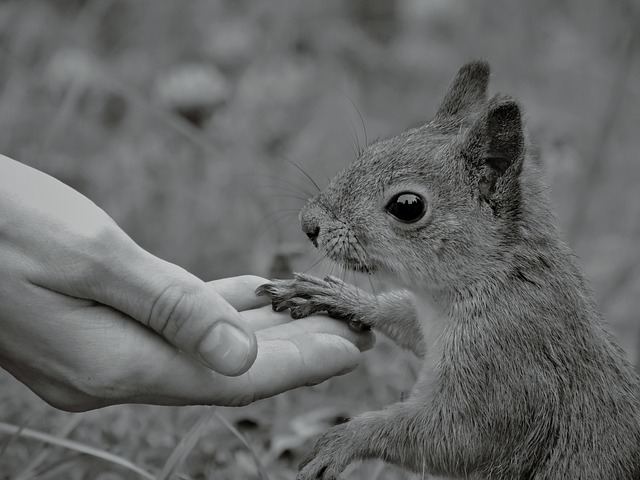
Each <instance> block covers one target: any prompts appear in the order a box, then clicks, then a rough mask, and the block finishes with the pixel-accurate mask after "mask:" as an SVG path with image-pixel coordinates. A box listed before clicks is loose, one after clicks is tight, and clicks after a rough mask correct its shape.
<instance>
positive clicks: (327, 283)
mask: <svg viewBox="0 0 640 480" xmlns="http://www.w3.org/2000/svg"><path fill="white" fill-rule="evenodd" d="M294 276H295V278H294V279H293V280H273V281H272V282H271V283H267V284H264V285H261V286H259V287H258V288H257V289H256V294H257V295H268V296H269V297H271V302H272V305H273V309H274V310H276V311H278V312H282V311H284V310H286V309H290V310H291V318H295V319H298V318H304V317H308V316H309V315H313V314H314V313H316V312H327V313H328V314H329V316H330V317H333V318H337V319H339V320H345V321H346V322H348V324H349V328H350V329H352V330H355V331H364V330H370V329H371V327H370V326H369V325H367V324H365V323H363V318H362V314H361V310H362V308H361V306H362V305H364V304H366V302H367V301H369V299H368V297H370V296H371V294H369V293H366V292H363V291H361V290H359V289H358V288H357V287H354V286H353V285H350V284H348V283H345V282H343V281H342V280H340V279H339V278H336V277H332V276H328V277H325V278H324V280H323V279H320V278H317V277H314V276H311V275H306V274H302V273H296V274H294Z"/></svg>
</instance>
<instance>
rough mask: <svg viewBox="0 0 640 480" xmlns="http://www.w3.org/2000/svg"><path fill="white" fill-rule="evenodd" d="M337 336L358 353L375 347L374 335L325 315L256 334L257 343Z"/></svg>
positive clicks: (314, 316)
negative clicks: (301, 336)
mask: <svg viewBox="0 0 640 480" xmlns="http://www.w3.org/2000/svg"><path fill="white" fill-rule="evenodd" d="M316 333H318V334H328V335H338V336H340V337H342V338H344V339H345V340H348V341H350V342H351V343H353V344H354V345H356V346H357V347H358V349H359V350H360V351H366V350H370V349H371V348H373V346H374V345H375V341H376V337H375V333H373V332H372V331H370V330H367V331H364V332H354V331H353V330H351V329H350V328H349V326H348V325H347V323H346V322H344V321H341V320H336V319H333V318H330V317H328V316H326V315H312V316H310V317H306V318H302V319H300V320H294V321H291V322H287V323H283V324H280V325H275V326H272V327H269V328H266V329H263V330H260V331H259V332H257V335H258V339H259V341H269V340H277V339H288V338H294V337H298V336H300V335H306V334H316Z"/></svg>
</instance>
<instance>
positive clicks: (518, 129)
mask: <svg viewBox="0 0 640 480" xmlns="http://www.w3.org/2000/svg"><path fill="white" fill-rule="evenodd" d="M461 153H462V156H463V158H464V161H465V164H466V165H467V167H468V168H469V171H470V173H471V174H472V177H473V178H474V179H475V180H477V186H478V192H479V194H480V198H481V199H482V200H484V201H486V202H487V203H488V204H489V205H490V206H491V207H492V208H493V210H494V212H495V213H496V214H500V213H502V212H506V211H510V210H511V209H513V208H517V206H518V204H519V196H520V189H519V177H520V172H521V171H522V164H523V161H524V156H525V140H524V129H523V125H522V114H521V112H520V105H519V104H518V102H516V101H515V100H513V99H512V98H510V97H507V96H500V95H496V96H495V97H493V98H492V99H491V100H489V102H487V105H486V106H485V108H484V109H483V111H482V112H481V113H480V115H479V116H478V117H477V118H476V120H475V121H474V123H473V125H472V126H471V128H470V129H469V131H468V133H467V134H466V137H465V139H464V142H463V146H462V152H461Z"/></svg>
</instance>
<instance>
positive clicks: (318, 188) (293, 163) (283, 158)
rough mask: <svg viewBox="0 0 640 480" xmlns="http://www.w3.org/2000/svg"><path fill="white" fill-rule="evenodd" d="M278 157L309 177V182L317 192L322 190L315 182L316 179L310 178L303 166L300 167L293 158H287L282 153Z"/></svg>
mask: <svg viewBox="0 0 640 480" xmlns="http://www.w3.org/2000/svg"><path fill="white" fill-rule="evenodd" d="M279 157H280V158H281V159H282V160H284V161H285V162H289V163H290V164H291V165H293V166H294V167H295V168H297V169H298V170H299V171H300V172H302V174H303V175H304V176H305V177H307V179H309V181H310V182H311V184H312V185H313V186H314V187H316V189H317V190H318V192H320V191H322V189H321V188H320V187H319V186H318V184H317V183H316V181H315V180H314V179H313V178H311V175H309V174H308V173H307V172H306V171H305V170H304V168H302V167H301V166H300V165H298V164H297V163H296V162H294V161H293V160H290V159H288V158H287V157H285V156H283V155H279Z"/></svg>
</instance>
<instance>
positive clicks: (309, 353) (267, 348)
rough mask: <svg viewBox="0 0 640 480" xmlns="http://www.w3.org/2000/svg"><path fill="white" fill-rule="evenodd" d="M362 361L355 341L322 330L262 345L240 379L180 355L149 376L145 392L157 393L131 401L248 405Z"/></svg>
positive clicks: (330, 375) (319, 379) (352, 368)
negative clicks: (148, 385)
mask: <svg viewBox="0 0 640 480" xmlns="http://www.w3.org/2000/svg"><path fill="white" fill-rule="evenodd" d="M360 359H361V353H360V351H359V350H358V349H357V348H356V347H355V346H354V345H353V344H352V343H351V342H349V341H348V340H345V339H344V338H342V337H340V336H336V335H329V334H323V333H309V334H303V335H298V336H295V337H292V338H288V339H278V340H271V341H266V342H262V343H260V348H259V350H258V356H257V358H256V361H255V362H254V364H253V365H252V366H251V368H250V369H249V371H248V372H246V373H245V374H243V375H241V376H238V377H227V376H222V375H219V374H216V373H214V372H211V371H210V370H205V369H197V368H194V365H193V364H192V363H191V362H189V361H188V360H187V359H186V358H185V357H184V356H176V357H175V358H174V361H173V362H172V363H171V364H165V366H164V372H163V374H162V375H155V376H150V375H148V376H147V377H146V380H147V381H151V382H152V383H153V385H154V386H153V387H152V388H148V389H147V391H148V392H153V394H149V393H147V394H144V395H137V396H135V397H131V398H129V399H128V401H130V402H152V403H162V404H166V405H185V404H215V405H228V406H241V405H247V404H249V403H251V402H253V401H255V400H258V399H262V398H267V397H270V396H273V395H277V394H279V393H282V392H285V391H287V390H291V389H293V388H297V387H302V386H309V385H316V384H318V383H320V382H323V381H325V380H327V379H329V378H331V377H333V376H336V375H342V374H345V373H348V372H350V371H352V370H354V369H355V368H356V367H357V366H358V364H359V362H360ZM148 365H149V370H148V373H149V371H153V370H157V367H153V366H152V365H151V363H149V364H148ZM156 365H157V364H156ZM167 372H171V375H167ZM154 377H155V381H154V380H153V378H154Z"/></svg>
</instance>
